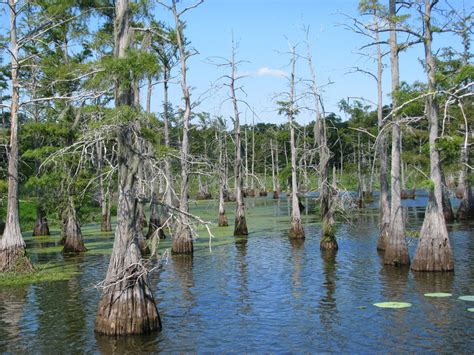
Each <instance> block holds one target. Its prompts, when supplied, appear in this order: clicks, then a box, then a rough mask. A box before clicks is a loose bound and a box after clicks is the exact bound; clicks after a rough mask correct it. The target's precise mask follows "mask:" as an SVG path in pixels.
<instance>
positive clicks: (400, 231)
mask: <svg viewBox="0 0 474 355" xmlns="http://www.w3.org/2000/svg"><path fill="white" fill-rule="evenodd" d="M395 2H396V1H395V0H390V3H389V7H390V9H389V11H390V18H391V21H390V22H389V25H390V39H389V43H390V62H391V76H392V107H393V109H395V108H396V107H397V105H398V102H397V99H396V97H397V91H398V88H399V82H400V76H399V67H398V53H399V47H398V43H397V32H396V23H395V22H394V21H395V20H394V18H395V15H396V13H395V6H396V5H395ZM400 158H401V134H400V123H399V119H398V116H397V115H396V114H394V116H393V117H392V172H391V180H392V203H391V208H390V227H389V232H388V238H387V241H386V245H385V253H384V260H383V262H384V264H390V265H395V266H400V265H408V264H410V256H409V254H408V248H407V245H406V241H405V221H404V219H403V208H402V201H401V181H400V180H401V177H400Z"/></svg>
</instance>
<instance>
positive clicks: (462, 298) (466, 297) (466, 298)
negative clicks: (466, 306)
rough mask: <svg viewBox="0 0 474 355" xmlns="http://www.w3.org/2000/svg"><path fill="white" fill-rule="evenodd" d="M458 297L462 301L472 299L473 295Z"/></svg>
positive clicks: (473, 299)
mask: <svg viewBox="0 0 474 355" xmlns="http://www.w3.org/2000/svg"><path fill="white" fill-rule="evenodd" d="M459 299H460V300H463V301H474V296H461V297H459Z"/></svg>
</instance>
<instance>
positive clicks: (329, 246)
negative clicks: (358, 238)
mask: <svg viewBox="0 0 474 355" xmlns="http://www.w3.org/2000/svg"><path fill="white" fill-rule="evenodd" d="M319 249H321V250H338V249H339V245H337V241H336V238H334V237H322V238H321V241H320V242H319Z"/></svg>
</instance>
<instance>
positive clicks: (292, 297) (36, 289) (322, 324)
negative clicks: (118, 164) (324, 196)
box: [0, 197, 474, 353]
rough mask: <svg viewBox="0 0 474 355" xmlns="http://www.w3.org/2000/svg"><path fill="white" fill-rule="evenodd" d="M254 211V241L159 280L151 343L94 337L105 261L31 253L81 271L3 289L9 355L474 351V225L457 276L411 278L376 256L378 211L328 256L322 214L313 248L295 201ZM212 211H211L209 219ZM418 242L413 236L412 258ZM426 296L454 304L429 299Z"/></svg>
mask: <svg viewBox="0 0 474 355" xmlns="http://www.w3.org/2000/svg"><path fill="white" fill-rule="evenodd" d="M425 201H426V200H424V197H421V198H419V199H418V200H416V201H405V202H404V203H405V204H406V206H408V207H407V209H406V210H407V228H408V229H414V230H416V229H419V228H420V226H421V223H422V221H423V215H424V207H423V206H424V203H425ZM307 203H308V205H311V201H307ZM250 204H255V207H254V209H251V210H249V212H248V215H249V224H251V223H252V220H253V219H252V214H255V215H258V216H259V218H260V219H259V220H258V221H260V222H258V221H257V220H255V223H259V224H260V223H261V220H262V218H263V219H264V220H265V221H266V222H265V223H261V225H262V227H261V228H260V226H251V227H253V229H252V228H251V230H252V232H251V234H250V235H249V236H248V238H239V239H235V241H233V242H232V243H230V244H227V245H221V246H216V247H214V248H213V249H212V252H210V251H209V249H207V248H202V249H200V250H197V251H196V253H195V255H194V257H192V258H191V257H171V258H170V259H169V261H168V263H167V265H165V267H164V268H163V269H162V270H161V271H160V272H158V273H155V274H153V275H152V276H151V282H152V285H153V288H154V294H155V298H156V301H157V304H158V307H159V310H160V314H161V317H162V322H163V331H162V332H161V333H157V334H153V335H149V336H135V337H126V338H119V339H114V338H109V337H101V336H96V335H95V334H94V318H95V312H96V307H97V303H98V300H99V294H98V292H97V290H95V289H94V288H93V287H92V286H93V285H94V284H95V283H97V282H98V281H100V280H101V279H102V278H103V277H104V276H105V272H106V267H107V264H108V256H107V255H88V254H87V253H86V254H85V255H82V256H79V257H72V258H71V257H69V258H64V257H63V256H62V255H61V254H60V253H49V254H35V251H34V249H30V254H31V255H32V258H33V259H34V260H51V259H52V260H54V261H55V262H59V263H65V264H69V263H73V264H76V265H77V266H78V267H79V269H80V271H81V272H80V274H79V275H77V276H74V277H72V278H71V279H70V280H68V281H64V282H63V281H61V282H52V283H41V284H36V285H31V286H22V287H4V288H2V289H0V351H2V352H34V353H111V352H117V353H127V352H128V353H139V352H158V351H164V352H196V351H197V352H205V351H206V352H209V351H210V352H238V353H240V352H262V351H271V352H323V351H328V352H339V351H345V352H361V351H362V352H374V351H384V352H385V351H390V352H408V351H424V352H462V353H472V352H473V351H474V313H470V312H468V311H467V308H471V307H474V302H470V303H469V302H466V301H461V300H459V299H458V297H459V296H461V295H472V294H474V268H472V267H471V265H470V262H472V255H474V232H473V230H474V228H473V227H474V224H457V223H456V224H451V225H449V226H448V228H449V232H450V238H451V244H452V248H453V252H454V256H455V268H456V271H455V273H426V274H425V273H413V272H410V271H409V270H408V269H397V268H391V267H383V266H382V264H381V259H380V256H379V255H378V253H377V251H376V250H375V246H376V241H377V211H376V210H375V209H370V208H369V209H367V210H365V211H362V212H361V213H360V214H356V215H355V216H354V217H353V218H352V219H351V221H350V223H342V224H340V225H339V226H338V232H337V237H338V242H339V248H340V249H339V251H338V252H337V253H336V254H325V253H322V252H321V251H320V250H319V234H320V225H319V223H318V222H317V221H318V218H317V216H305V217H304V220H305V226H306V228H305V230H306V236H307V238H306V240H305V241H304V243H290V241H289V240H288V237H287V228H288V222H287V220H286V217H285V216H286V214H287V213H288V210H287V202H286V200H282V201H280V202H276V201H273V200H272V199H264V198H262V199H256V200H253V202H251V203H250ZM372 207H374V206H372ZM209 208H210V207H209V206H206V207H201V209H206V210H205V211H202V212H204V213H209V212H210V210H209ZM194 212H198V209H195V210H194ZM228 217H229V220H233V216H232V215H231V214H229V216H228ZM272 219H274V220H275V222H274V223H272V222H271V221H272ZM269 221H270V222H269ZM263 226H264V227H263ZM269 226H270V227H269ZM416 242H417V241H416V239H414V240H411V241H410V246H409V248H410V254H411V255H412V256H413V253H414V249H415V247H416ZM427 292H449V293H452V294H453V297H450V298H443V299H434V298H427V297H425V296H424V295H423V294H424V293H427ZM381 301H405V302H410V303H412V304H413V306H412V307H411V308H406V309H399V310H389V309H380V308H377V307H374V306H373V305H372V304H373V303H374V302H381Z"/></svg>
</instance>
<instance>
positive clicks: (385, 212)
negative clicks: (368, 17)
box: [375, 20, 390, 250]
mask: <svg viewBox="0 0 474 355" xmlns="http://www.w3.org/2000/svg"><path fill="white" fill-rule="evenodd" d="M376 21H377V20H376ZM375 35H376V38H375V41H376V42H377V123H378V128H379V134H380V137H379V142H378V146H377V149H378V154H379V159H380V173H379V182H380V201H379V239H378V241H377V249H378V250H385V246H386V244H387V239H388V236H389V234H388V233H389V229H390V203H389V200H388V180H387V174H388V171H387V170H388V169H387V150H386V149H387V148H386V137H387V134H386V133H385V131H382V130H383V126H384V123H383V112H382V107H383V101H382V100H383V92H382V74H383V63H382V50H381V48H380V43H379V42H380V34H379V23H378V21H377V22H376V32H375Z"/></svg>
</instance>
